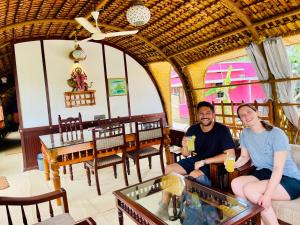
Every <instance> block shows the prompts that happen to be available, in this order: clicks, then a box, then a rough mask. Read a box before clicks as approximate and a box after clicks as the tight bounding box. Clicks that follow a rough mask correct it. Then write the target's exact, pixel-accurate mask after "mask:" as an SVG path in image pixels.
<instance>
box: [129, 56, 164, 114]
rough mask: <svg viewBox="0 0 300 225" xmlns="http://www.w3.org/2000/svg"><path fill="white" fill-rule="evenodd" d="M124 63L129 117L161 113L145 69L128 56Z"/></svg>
mask: <svg viewBox="0 0 300 225" xmlns="http://www.w3.org/2000/svg"><path fill="white" fill-rule="evenodd" d="M126 61H127V72H128V88H129V97H130V106H131V107H130V109H131V115H132V116H133V115H141V114H150V113H160V112H163V107H162V104H161V101H160V97H159V94H158V92H157V90H156V88H155V86H154V84H153V82H152V80H151V78H150V77H149V75H148V74H147V72H146V71H145V69H144V68H143V67H142V66H141V65H140V64H139V63H138V62H137V61H136V60H135V59H133V58H132V57H130V56H128V55H126Z"/></svg>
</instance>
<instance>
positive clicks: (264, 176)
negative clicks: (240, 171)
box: [251, 169, 300, 200]
mask: <svg viewBox="0 0 300 225" xmlns="http://www.w3.org/2000/svg"><path fill="white" fill-rule="evenodd" d="M251 175H252V176H254V177H256V178H257V179H259V180H269V179H270V178H271V175H272V171H271V170H269V169H260V170H255V171H253V172H252V173H251ZM280 184H281V185H282V187H283V188H284V189H285V190H286V191H287V193H288V194H289V196H290V198H291V200H293V199H296V198H298V197H299V196H300V180H297V179H295V178H292V177H287V176H284V175H283V176H282V178H281V180H280Z"/></svg>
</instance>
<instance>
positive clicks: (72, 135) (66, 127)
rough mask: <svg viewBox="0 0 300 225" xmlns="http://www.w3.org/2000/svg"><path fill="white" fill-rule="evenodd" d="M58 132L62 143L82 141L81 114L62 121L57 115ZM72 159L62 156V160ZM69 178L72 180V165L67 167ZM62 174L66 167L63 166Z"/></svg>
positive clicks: (67, 155)
mask: <svg viewBox="0 0 300 225" xmlns="http://www.w3.org/2000/svg"><path fill="white" fill-rule="evenodd" d="M58 130H59V133H60V134H61V136H60V137H61V141H62V142H65V143H67V142H75V141H80V140H83V124H82V119H81V114H80V113H79V114H78V117H68V118H66V119H62V118H61V116H60V115H58ZM70 157H72V156H71V155H69V154H66V155H64V156H63V159H65V160H66V159H68V158H70ZM69 171H70V178H71V180H73V169H72V165H69ZM63 173H64V174H66V167H65V166H63Z"/></svg>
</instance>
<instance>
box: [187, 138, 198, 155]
mask: <svg viewBox="0 0 300 225" xmlns="http://www.w3.org/2000/svg"><path fill="white" fill-rule="evenodd" d="M186 138H187V149H188V150H189V151H191V152H192V151H195V139H196V137H195V136H188V137H186Z"/></svg>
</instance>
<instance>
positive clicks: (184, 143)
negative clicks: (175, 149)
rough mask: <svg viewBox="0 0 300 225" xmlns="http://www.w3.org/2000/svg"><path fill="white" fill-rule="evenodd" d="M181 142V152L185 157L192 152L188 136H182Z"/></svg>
mask: <svg viewBox="0 0 300 225" xmlns="http://www.w3.org/2000/svg"><path fill="white" fill-rule="evenodd" d="M181 144H182V149H181V154H182V155H183V156H185V157H187V156H189V155H190V154H191V152H190V151H189V150H188V147H187V138H186V137H183V138H182V142H181Z"/></svg>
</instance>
